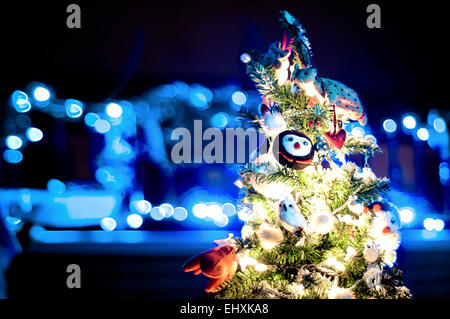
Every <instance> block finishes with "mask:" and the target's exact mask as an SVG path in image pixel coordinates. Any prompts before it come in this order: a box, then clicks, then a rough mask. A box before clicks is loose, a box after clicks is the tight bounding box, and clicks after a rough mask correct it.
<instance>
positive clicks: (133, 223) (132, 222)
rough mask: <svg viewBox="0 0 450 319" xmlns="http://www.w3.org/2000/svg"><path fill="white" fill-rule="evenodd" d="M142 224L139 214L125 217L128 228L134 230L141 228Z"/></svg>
mask: <svg viewBox="0 0 450 319" xmlns="http://www.w3.org/2000/svg"><path fill="white" fill-rule="evenodd" d="M143 222H144V220H143V219H142V216H141V215H139V214H130V215H128V217H127V224H128V226H130V227H131V228H134V229H137V228H139V227H141V226H142V223H143Z"/></svg>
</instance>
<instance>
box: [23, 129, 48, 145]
mask: <svg viewBox="0 0 450 319" xmlns="http://www.w3.org/2000/svg"><path fill="white" fill-rule="evenodd" d="M26 135H27V138H28V140H29V141H30V142H38V141H40V140H42V138H43V137H44V133H42V131H41V130H40V129H38V128H36V127H29V128H28V129H27V131H26Z"/></svg>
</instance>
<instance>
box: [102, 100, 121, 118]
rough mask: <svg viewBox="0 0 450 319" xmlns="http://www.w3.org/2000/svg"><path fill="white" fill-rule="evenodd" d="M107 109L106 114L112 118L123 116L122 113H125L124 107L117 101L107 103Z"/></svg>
mask: <svg viewBox="0 0 450 319" xmlns="http://www.w3.org/2000/svg"><path fill="white" fill-rule="evenodd" d="M105 110H106V114H107V115H108V116H109V117H112V118H118V117H121V116H122V113H123V109H122V107H121V106H120V105H119V104H117V103H109V104H108V105H106V109H105Z"/></svg>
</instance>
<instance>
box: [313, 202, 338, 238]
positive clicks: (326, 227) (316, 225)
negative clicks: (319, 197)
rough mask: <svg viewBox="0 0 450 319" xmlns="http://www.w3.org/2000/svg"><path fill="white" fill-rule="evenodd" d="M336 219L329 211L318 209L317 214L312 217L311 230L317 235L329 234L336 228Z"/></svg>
mask: <svg viewBox="0 0 450 319" xmlns="http://www.w3.org/2000/svg"><path fill="white" fill-rule="evenodd" d="M335 219H336V218H335V217H334V216H333V215H332V214H331V213H330V212H329V211H328V209H326V210H325V209H323V208H318V209H317V210H316V212H314V213H313V214H312V215H311V219H310V224H309V225H310V226H311V230H312V231H313V232H314V233H317V234H321V235H324V234H327V233H329V232H330V231H331V230H333V228H334V223H335Z"/></svg>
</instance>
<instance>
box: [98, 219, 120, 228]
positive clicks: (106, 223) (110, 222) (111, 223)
mask: <svg viewBox="0 0 450 319" xmlns="http://www.w3.org/2000/svg"><path fill="white" fill-rule="evenodd" d="M100 226H101V227H102V228H103V229H104V230H106V231H113V230H114V229H116V227H117V222H116V221H115V220H114V218H111V217H105V218H103V219H102V220H101V221H100Z"/></svg>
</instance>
